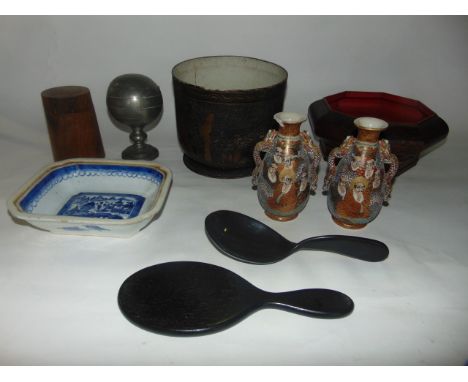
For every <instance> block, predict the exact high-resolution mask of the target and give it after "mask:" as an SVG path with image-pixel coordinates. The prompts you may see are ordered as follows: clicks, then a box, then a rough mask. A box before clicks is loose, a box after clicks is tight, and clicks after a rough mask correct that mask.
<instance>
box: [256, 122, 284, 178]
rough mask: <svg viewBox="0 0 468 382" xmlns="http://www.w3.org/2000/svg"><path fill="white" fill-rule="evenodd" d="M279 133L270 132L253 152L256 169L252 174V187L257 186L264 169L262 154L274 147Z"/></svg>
mask: <svg viewBox="0 0 468 382" xmlns="http://www.w3.org/2000/svg"><path fill="white" fill-rule="evenodd" d="M277 133H278V132H277V131H276V130H269V131H268V133H267V135H266V136H265V138H264V139H263V140H262V141H260V142H258V143H257V144H256V145H255V147H254V151H253V159H254V161H255V168H254V170H253V172H252V185H254V186H257V179H258V175H259V174H260V169H261V167H262V164H263V161H262V158H261V157H260V153H261V152H263V151H268V150H270V149H271V148H272V147H273V143H274V139H275V137H276V134H277Z"/></svg>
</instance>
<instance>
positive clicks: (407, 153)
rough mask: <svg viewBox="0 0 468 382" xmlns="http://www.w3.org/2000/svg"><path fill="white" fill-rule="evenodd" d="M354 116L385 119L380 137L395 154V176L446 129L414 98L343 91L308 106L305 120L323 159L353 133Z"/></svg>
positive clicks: (406, 167)
mask: <svg viewBox="0 0 468 382" xmlns="http://www.w3.org/2000/svg"><path fill="white" fill-rule="evenodd" d="M357 117H375V118H380V119H383V120H385V121H386V122H388V124H389V126H388V128H387V130H385V131H384V132H382V134H381V138H384V139H388V141H389V142H390V146H391V150H392V152H393V153H394V154H395V155H396V156H397V157H398V160H399V162H400V163H399V169H398V173H397V175H400V174H402V173H403V172H405V171H407V170H408V169H409V168H411V167H413V166H414V165H415V164H416V163H417V162H418V160H419V157H420V155H421V153H423V152H425V151H427V150H428V149H429V148H430V147H431V146H434V145H435V144H436V143H438V142H440V141H442V140H443V139H444V138H445V137H446V136H447V134H448V131H449V129H448V126H447V124H446V123H445V122H444V120H442V118H440V117H439V116H438V115H437V114H436V113H434V112H433V111H432V110H431V109H429V108H428V107H427V106H426V105H424V104H423V103H421V102H419V101H416V100H414V99H411V98H405V97H400V96H397V95H393V94H389V93H382V92H358V91H345V92H341V93H337V94H333V95H330V96H327V97H325V98H323V99H320V100H318V101H315V102H314V103H312V104H311V105H310V106H309V122H310V125H311V127H312V131H313V133H314V135H315V137H316V138H317V139H318V141H319V143H320V149H321V150H322V153H323V156H324V158H325V159H327V157H328V154H329V153H330V151H331V150H332V149H333V148H334V147H337V146H339V145H340V144H341V143H342V142H343V140H344V139H345V138H346V137H347V136H348V135H354V136H356V133H357V128H356V126H355V125H354V123H353V121H354V119H355V118H357Z"/></svg>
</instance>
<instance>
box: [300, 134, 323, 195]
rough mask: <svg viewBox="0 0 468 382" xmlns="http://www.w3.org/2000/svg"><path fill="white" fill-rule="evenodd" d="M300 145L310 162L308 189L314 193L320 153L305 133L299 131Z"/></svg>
mask: <svg viewBox="0 0 468 382" xmlns="http://www.w3.org/2000/svg"><path fill="white" fill-rule="evenodd" d="M301 137H302V144H303V147H304V150H305V152H306V153H307V155H308V157H309V160H310V169H309V183H310V189H311V190H312V191H315V190H316V189H317V180H318V167H319V165H320V159H321V158H322V153H321V152H320V149H319V147H318V146H316V145H315V144H314V142H312V138H311V137H310V135H309V134H307V132H306V131H301Z"/></svg>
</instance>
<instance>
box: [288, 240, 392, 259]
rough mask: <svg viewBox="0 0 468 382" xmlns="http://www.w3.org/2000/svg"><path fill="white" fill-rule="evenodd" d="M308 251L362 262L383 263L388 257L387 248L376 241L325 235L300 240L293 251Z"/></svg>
mask: <svg viewBox="0 0 468 382" xmlns="http://www.w3.org/2000/svg"><path fill="white" fill-rule="evenodd" d="M300 249H310V250H315V251H325V252H334V253H338V254H340V255H344V256H349V257H352V258H354V259H359V260H364V261H371V262H377V261H383V260H385V259H386V258H387V257H388V253H389V250H388V247H387V246H386V245H385V244H384V243H382V242H381V241H378V240H373V239H367V238H364V237H358V236H345V235H326V236H316V237H311V238H309V239H305V240H302V241H301V242H300V243H298V244H297V245H296V246H295V247H294V249H293V251H294V252H295V251H297V250H300Z"/></svg>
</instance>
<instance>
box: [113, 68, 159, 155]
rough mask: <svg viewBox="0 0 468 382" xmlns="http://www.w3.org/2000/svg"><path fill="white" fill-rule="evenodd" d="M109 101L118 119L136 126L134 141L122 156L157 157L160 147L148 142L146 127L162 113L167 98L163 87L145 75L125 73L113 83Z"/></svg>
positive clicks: (124, 123) (132, 133)
mask: <svg viewBox="0 0 468 382" xmlns="http://www.w3.org/2000/svg"><path fill="white" fill-rule="evenodd" d="M106 104H107V109H108V111H109V114H110V116H111V117H112V118H113V119H114V120H115V121H116V122H118V123H121V124H123V125H126V126H129V127H130V128H131V129H132V132H131V133H130V140H131V141H132V142H133V144H132V145H131V146H129V147H127V148H126V149H125V150H124V151H123V152H122V158H123V159H140V160H141V159H143V160H153V159H155V158H157V157H158V155H159V151H158V149H157V148H156V147H154V146H151V145H150V144H148V143H146V142H145V141H146V139H147V138H148V135H147V134H146V133H145V131H144V128H145V127H146V126H148V125H150V124H152V123H154V122H156V121H157V120H158V119H159V118H160V116H161V113H162V108H163V99H162V95H161V90H160V89H159V86H158V85H157V84H156V83H155V82H154V81H153V80H152V79H151V78H149V77H147V76H144V75H142V74H123V75H121V76H118V77H116V78H114V79H113V80H112V82H111V83H110V84H109V87H108V89H107V96H106Z"/></svg>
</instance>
